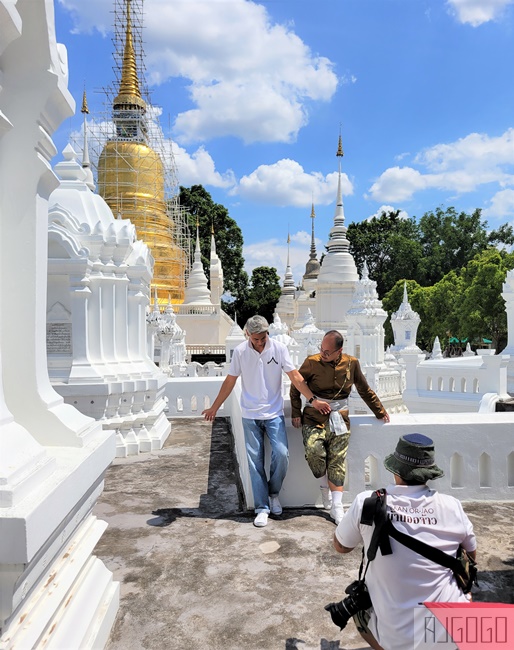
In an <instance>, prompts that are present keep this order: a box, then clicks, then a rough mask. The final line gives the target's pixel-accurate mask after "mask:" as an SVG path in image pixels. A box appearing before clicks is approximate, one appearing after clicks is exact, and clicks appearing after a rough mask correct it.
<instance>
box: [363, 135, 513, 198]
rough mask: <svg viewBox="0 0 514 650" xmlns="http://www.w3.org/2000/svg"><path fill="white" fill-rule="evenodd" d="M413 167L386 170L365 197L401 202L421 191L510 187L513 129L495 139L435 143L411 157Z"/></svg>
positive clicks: (478, 137)
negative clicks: (487, 185)
mask: <svg viewBox="0 0 514 650" xmlns="http://www.w3.org/2000/svg"><path fill="white" fill-rule="evenodd" d="M414 164H416V165H418V166H419V167H420V168H421V169H422V170H423V168H424V169H425V170H427V172H428V173H424V172H423V171H420V170H418V169H415V168H413V167H390V168H389V169H386V171H385V172H383V173H382V174H381V175H380V177H379V178H378V179H377V180H376V181H375V182H374V183H373V185H372V186H371V188H370V190H369V195H368V197H369V198H372V199H374V200H375V201H387V202H392V203H398V202H402V201H403V202H405V201H407V200H409V199H411V198H412V196H413V195H414V194H415V193H416V192H419V191H421V190H427V189H438V190H446V191H451V192H455V193H457V194H462V193H466V192H473V191H475V190H476V189H477V188H478V187H479V186H481V185H484V184H486V183H497V184H498V185H499V186H500V187H506V186H509V185H514V129H508V130H507V131H505V133H503V134H502V135H501V136H499V137H489V136H488V135H485V134H479V133H471V134H470V135H468V136H466V137H465V138H461V139H459V140H457V141H456V142H452V143H445V144H438V145H435V146H434V147H431V148H429V149H426V150H424V151H421V152H420V153H419V154H417V155H416V156H415V158H414Z"/></svg>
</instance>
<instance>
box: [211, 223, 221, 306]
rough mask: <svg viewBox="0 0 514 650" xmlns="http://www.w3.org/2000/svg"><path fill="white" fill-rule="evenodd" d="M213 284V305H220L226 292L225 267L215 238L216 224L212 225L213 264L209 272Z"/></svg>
mask: <svg viewBox="0 0 514 650" xmlns="http://www.w3.org/2000/svg"><path fill="white" fill-rule="evenodd" d="M209 278H210V285H211V301H212V304H213V305H219V304H220V302H221V296H222V295H223V293H224V288H223V267H222V266H221V260H220V258H219V257H218V254H217V252H216V241H215V239H214V225H212V226H211V266H210V272H209Z"/></svg>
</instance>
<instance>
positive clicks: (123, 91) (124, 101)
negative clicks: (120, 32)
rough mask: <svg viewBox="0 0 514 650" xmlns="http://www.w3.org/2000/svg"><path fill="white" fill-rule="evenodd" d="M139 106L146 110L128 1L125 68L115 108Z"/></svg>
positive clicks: (122, 72)
mask: <svg viewBox="0 0 514 650" xmlns="http://www.w3.org/2000/svg"><path fill="white" fill-rule="evenodd" d="M127 105H128V106H139V107H140V108H142V109H146V103H145V101H144V99H143V98H142V97H141V92H140V90H139V79H138V76H137V66H136V54H135V52H134V43H133V41H132V22H131V20H130V0H127V26H126V30H125V49H124V51H123V67H122V70H121V82H120V91H119V93H118V96H117V97H116V99H115V100H114V104H113V106H114V108H117V107H119V106H127Z"/></svg>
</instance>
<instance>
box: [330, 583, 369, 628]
mask: <svg viewBox="0 0 514 650" xmlns="http://www.w3.org/2000/svg"><path fill="white" fill-rule="evenodd" d="M344 592H345V594H348V596H347V597H346V598H344V599H343V600H340V601H339V602H338V603H329V604H328V605H325V609H326V610H327V612H330V616H331V617H332V622H333V623H334V625H338V626H339V627H340V628H341V630H342V629H344V628H345V627H346V624H347V623H348V621H349V620H350V619H351V617H352V616H354V615H355V614H357V612H360V611H362V610H364V609H369V608H370V607H371V606H372V602H371V598H370V597H369V593H368V589H367V587H366V584H365V583H364V581H363V580H355V581H354V582H352V584H350V585H348V587H346V589H345V590H344Z"/></svg>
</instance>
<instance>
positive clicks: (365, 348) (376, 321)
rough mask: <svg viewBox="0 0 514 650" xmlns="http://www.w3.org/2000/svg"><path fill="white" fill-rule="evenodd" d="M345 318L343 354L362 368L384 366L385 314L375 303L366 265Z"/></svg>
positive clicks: (380, 305)
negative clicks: (346, 354)
mask: <svg viewBox="0 0 514 650" xmlns="http://www.w3.org/2000/svg"><path fill="white" fill-rule="evenodd" d="M347 318H348V335H347V344H346V350H347V352H349V353H350V354H353V355H355V356H356V357H358V358H359V359H360V362H361V366H363V367H366V366H381V365H382V364H383V363H384V323H385V321H386V319H387V312H386V311H385V310H384V309H383V308H382V302H381V301H380V300H379V299H378V293H377V283H376V282H375V281H374V280H370V278H369V272H368V265H367V264H366V262H364V265H363V269H362V278H361V279H360V280H359V282H358V283H357V286H356V289H355V293H354V295H353V299H352V304H351V306H350V309H349V310H348V314H347Z"/></svg>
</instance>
